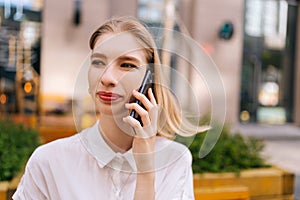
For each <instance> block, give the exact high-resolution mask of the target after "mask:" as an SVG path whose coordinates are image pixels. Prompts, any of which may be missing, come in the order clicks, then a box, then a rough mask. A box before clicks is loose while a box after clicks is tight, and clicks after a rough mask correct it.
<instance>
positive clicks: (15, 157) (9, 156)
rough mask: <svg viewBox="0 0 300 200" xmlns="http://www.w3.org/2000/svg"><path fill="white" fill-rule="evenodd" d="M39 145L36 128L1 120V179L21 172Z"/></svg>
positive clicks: (10, 177) (4, 179)
mask: <svg viewBox="0 0 300 200" xmlns="http://www.w3.org/2000/svg"><path fill="white" fill-rule="evenodd" d="M38 145H39V139H38V133H37V131H36V130H34V129H31V128H25V127H24V126H23V125H22V124H16V123H14V122H12V121H11V120H3V119H2V120H0V163H1V164H0V181H7V180H11V179H12V178H13V177H14V176H15V175H16V174H18V173H20V171H21V170H22V168H23V167H24V165H25V164H26V162H27V159H28V158H29V156H30V155H31V153H32V152H33V150H34V149H35V148H36V147H37V146H38Z"/></svg>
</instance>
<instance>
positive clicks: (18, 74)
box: [0, 0, 42, 114]
mask: <svg viewBox="0 0 300 200" xmlns="http://www.w3.org/2000/svg"><path fill="white" fill-rule="evenodd" d="M41 5H42V2H41V1H32V0H27V1H6V0H0V112H1V114H6V113H8V114H10V113H23V114H26V113H37V112H38V96H37V95H38V91H39V74H40V50H41V21H42V6H41Z"/></svg>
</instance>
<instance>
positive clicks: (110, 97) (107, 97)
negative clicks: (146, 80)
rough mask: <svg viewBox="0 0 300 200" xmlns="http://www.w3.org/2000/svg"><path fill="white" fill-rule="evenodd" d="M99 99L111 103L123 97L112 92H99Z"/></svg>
mask: <svg viewBox="0 0 300 200" xmlns="http://www.w3.org/2000/svg"><path fill="white" fill-rule="evenodd" d="M97 95H98V97H99V98H100V99H101V100H102V101H106V102H111V101H116V100H118V99H119V98H120V97H121V96H120V95H118V94H115V93H112V92H106V91H99V92H97Z"/></svg>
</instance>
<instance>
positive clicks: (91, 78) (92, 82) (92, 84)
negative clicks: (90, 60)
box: [88, 69, 99, 97]
mask: <svg viewBox="0 0 300 200" xmlns="http://www.w3.org/2000/svg"><path fill="white" fill-rule="evenodd" d="M98 81H99V77H98V75H97V73H96V72H95V70H92V69H90V70H89V73H88V82H89V93H90V94H91V95H92V97H93V96H94V95H95V94H94V93H95V92H96V91H95V89H96V86H97V85H98Z"/></svg>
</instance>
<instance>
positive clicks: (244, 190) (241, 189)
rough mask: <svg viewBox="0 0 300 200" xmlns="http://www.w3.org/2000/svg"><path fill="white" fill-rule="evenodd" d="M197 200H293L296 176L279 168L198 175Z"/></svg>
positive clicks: (196, 181) (196, 179)
mask: <svg viewBox="0 0 300 200" xmlns="http://www.w3.org/2000/svg"><path fill="white" fill-rule="evenodd" d="M194 188H195V199H196V200H197V199H199V200H200V199H201V200H202V199H205V200H213V199H215V200H225V199H226V200H238V199H239V200H244V199H245V200H246V199H249V200H293V199H294V195H293V193H294V174H293V173H291V172H288V171H286V170H283V169H281V168H278V167H271V168H261V169H250V170H244V171H242V172H241V174H240V175H237V174H235V173H204V174H194Z"/></svg>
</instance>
